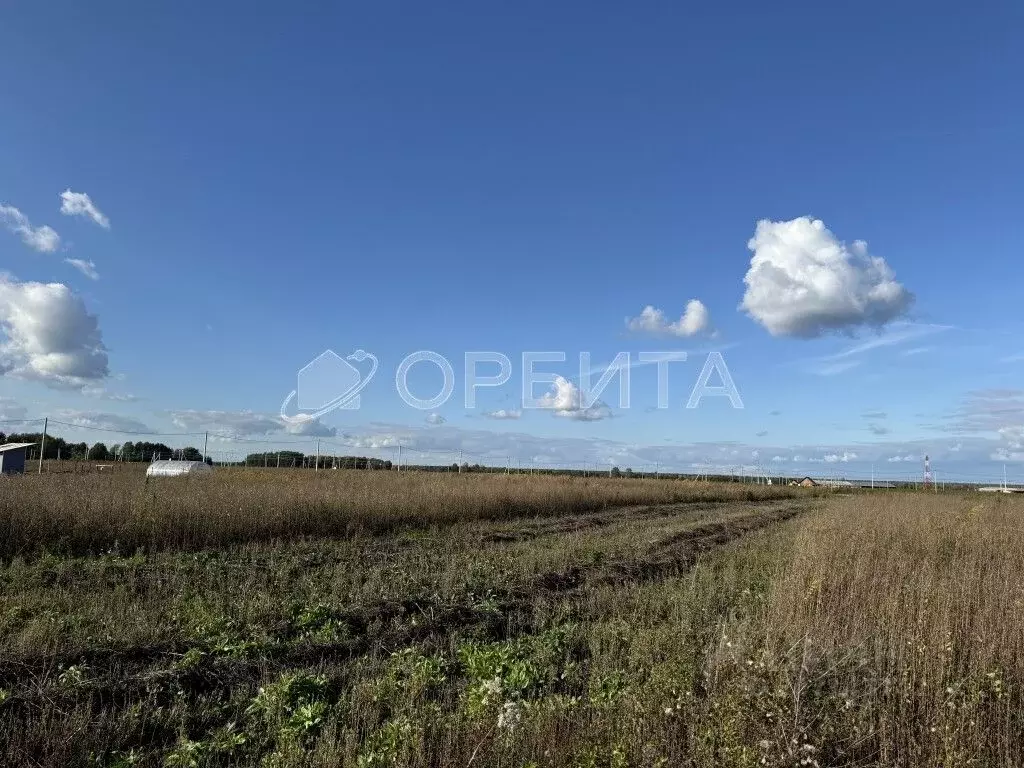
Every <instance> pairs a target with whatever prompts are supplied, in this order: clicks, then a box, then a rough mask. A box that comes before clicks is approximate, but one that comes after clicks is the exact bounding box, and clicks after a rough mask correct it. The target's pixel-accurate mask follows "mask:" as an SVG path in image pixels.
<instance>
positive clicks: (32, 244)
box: [0, 204, 60, 253]
mask: <svg viewBox="0 0 1024 768" xmlns="http://www.w3.org/2000/svg"><path fill="white" fill-rule="evenodd" d="M0 224H3V225H4V226H5V227H7V229H9V230H10V231H11V232H13V233H14V234H16V235H17V236H18V237H20V238H21V242H23V243H24V244H25V245H27V246H28V247H29V248H32V249H34V250H36V251H40V252H42V253H53V252H54V251H56V250H57V248H58V247H60V235H58V234H57V233H56V232H55V231H54V230H53V229H52V228H50V227H47V226H45V225H44V226H41V227H33V226H32V222H30V221H29V220H28V216H26V215H25V214H23V213H22V212H21V211H19V210H18V209H17V208H15V207H14V206H13V205H4V204H0Z"/></svg>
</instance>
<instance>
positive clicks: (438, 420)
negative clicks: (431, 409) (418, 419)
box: [425, 413, 448, 427]
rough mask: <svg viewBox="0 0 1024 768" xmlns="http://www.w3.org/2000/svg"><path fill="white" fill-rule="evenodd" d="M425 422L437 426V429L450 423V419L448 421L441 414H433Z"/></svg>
mask: <svg viewBox="0 0 1024 768" xmlns="http://www.w3.org/2000/svg"><path fill="white" fill-rule="evenodd" d="M425 421H426V422H427V424H430V425H431V426H435V427H436V426H438V425H440V424H444V423H445V422H446V421H448V419H446V418H445V417H444V416H442V415H441V414H440V413H431V414H429V415H428V416H427V418H426V419H425Z"/></svg>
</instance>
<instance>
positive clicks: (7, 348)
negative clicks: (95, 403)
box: [0, 274, 109, 387]
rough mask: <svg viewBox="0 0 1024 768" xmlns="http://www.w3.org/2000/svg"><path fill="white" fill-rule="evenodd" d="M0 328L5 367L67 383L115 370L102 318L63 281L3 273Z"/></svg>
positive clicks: (1, 368) (0, 365) (0, 361)
mask: <svg viewBox="0 0 1024 768" xmlns="http://www.w3.org/2000/svg"><path fill="white" fill-rule="evenodd" d="M0 334H2V336H0V373H9V374H11V375H13V376H17V377H19V378H26V379H36V380H40V381H43V382H45V383H47V384H50V385H52V386H63V387H68V386H70V387H82V386H84V385H85V384H86V383H88V382H90V381H96V380H99V379H103V378H106V376H107V375H108V373H109V369H108V367H107V365H108V360H107V350H106V348H105V347H104V346H103V336H102V334H101V333H100V328H99V321H98V319H97V318H96V316H95V315H91V314H89V311H88V310H87V309H86V307H85V303H84V302H83V301H82V299H81V297H79V296H78V295H77V294H75V293H73V292H72V291H71V289H70V288H68V286H66V285H63V284H61V283H21V282H18V281H17V280H14V279H13V278H11V277H9V276H7V275H3V274H0Z"/></svg>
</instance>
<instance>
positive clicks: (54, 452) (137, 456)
mask: <svg viewBox="0 0 1024 768" xmlns="http://www.w3.org/2000/svg"><path fill="white" fill-rule="evenodd" d="M2 443H33V444H34V448H32V449H29V453H30V458H33V459H38V458H39V446H40V445H42V443H43V433H42V432H20V433H19V432H14V433H11V434H9V435H5V434H4V433H3V432H0V444H2ZM43 458H44V459H54V460H56V459H69V460H72V461H84V460H88V461H153V459H154V458H161V459H171V458H174V459H183V460H185V461H202V460H203V454H202V451H200V450H199V449H198V448H193V447H192V446H188V447H186V448H171V447H170V446H169V445H165V444H164V443H150V442H148V441H142V442H138V443H135V442H132V441H130V440H129V441H128V442H126V443H115V444H113V445H111V446H110V447H107V445H106V443H93V444H92V445H89V444H88V443H72V442H68V441H67V440H65V439H64V438H63V437H57V436H55V435H47V436H46V447H45V448H44V455H43Z"/></svg>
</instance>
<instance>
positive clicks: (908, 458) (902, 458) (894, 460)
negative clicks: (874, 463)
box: [886, 453, 920, 464]
mask: <svg viewBox="0 0 1024 768" xmlns="http://www.w3.org/2000/svg"><path fill="white" fill-rule="evenodd" d="M919 459H920V457H919V456H913V455H911V454H909V453H908V454H907V455H905V456H900V455H896V456H890V457H889V458H887V459H886V461H888V462H890V463H893V464H896V463H898V462H901V461H918V460H919Z"/></svg>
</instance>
